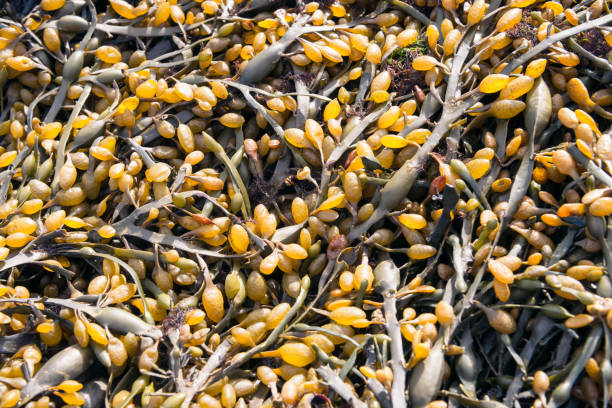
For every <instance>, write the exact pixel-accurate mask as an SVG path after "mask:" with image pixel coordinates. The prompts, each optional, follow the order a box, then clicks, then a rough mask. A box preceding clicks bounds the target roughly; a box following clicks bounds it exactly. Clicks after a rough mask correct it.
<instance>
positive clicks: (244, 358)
mask: <svg viewBox="0 0 612 408" xmlns="http://www.w3.org/2000/svg"><path fill="white" fill-rule="evenodd" d="M308 289H310V277H309V276H308V275H306V276H304V277H303V278H302V286H301V288H300V293H299V294H298V296H297V298H296V299H295V303H294V304H293V306H291V309H289V311H288V312H287V314H286V315H285V317H284V318H283V320H281V322H280V323H279V324H278V326H276V327H275V328H274V330H272V332H271V333H270V334H269V335H268V337H267V338H266V340H265V341H264V342H263V343H260V344H258V345H257V346H255V347H253V348H251V349H250V350H249V351H247V352H245V353H243V354H241V355H240V357H239V358H237V359H236V360H235V361H233V362H232V364H230V365H229V366H228V367H225V368H224V369H223V370H221V372H220V373H218V374H217V375H216V376H215V379H219V378H222V377H224V376H226V375H227V374H229V373H230V372H231V371H232V370H234V369H236V368H238V367H240V366H242V365H243V364H245V363H246V362H248V361H249V360H250V359H251V357H253V356H254V355H255V354H257V353H261V352H262V351H265V350H267V349H268V348H270V347H272V346H273V345H274V344H275V343H276V341H277V340H278V338H279V336H280V335H281V333H282V332H283V331H284V330H285V327H287V325H288V324H289V322H290V321H291V320H292V319H293V318H294V317H295V315H296V314H297V312H298V310H299V309H300V308H301V307H302V306H303V305H304V301H305V300H306V295H307V294H308ZM183 407H185V406H183Z"/></svg>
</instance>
